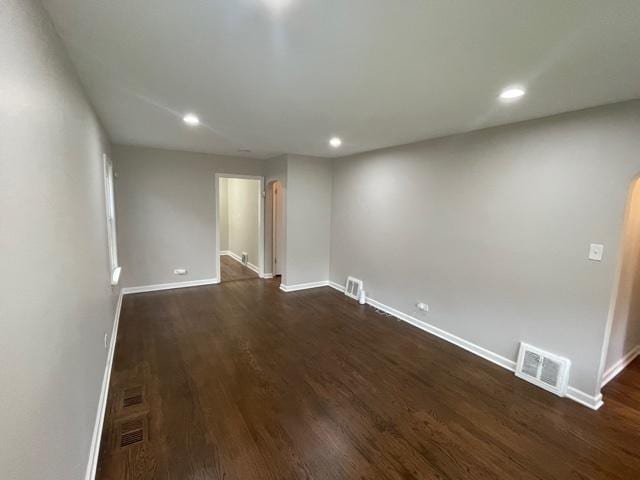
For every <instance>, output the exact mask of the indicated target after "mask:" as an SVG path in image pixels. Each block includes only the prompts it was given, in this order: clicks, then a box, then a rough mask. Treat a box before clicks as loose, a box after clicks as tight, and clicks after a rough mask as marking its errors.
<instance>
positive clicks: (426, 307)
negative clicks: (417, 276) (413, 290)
mask: <svg viewBox="0 0 640 480" xmlns="http://www.w3.org/2000/svg"><path fill="white" fill-rule="evenodd" d="M416 307H418V310H420V311H421V312H428V311H429V305H427V304H426V303H422V302H419V303H416Z"/></svg>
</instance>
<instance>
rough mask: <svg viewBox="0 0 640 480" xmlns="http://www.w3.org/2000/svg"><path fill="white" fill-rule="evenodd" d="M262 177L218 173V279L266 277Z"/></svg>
mask: <svg viewBox="0 0 640 480" xmlns="http://www.w3.org/2000/svg"><path fill="white" fill-rule="evenodd" d="M263 186H264V181H263V179H262V177H257V176H246V175H227V174H217V175H216V192H217V195H216V199H217V202H216V236H217V242H216V263H217V265H216V269H217V272H218V277H217V278H218V281H219V282H231V281H238V280H252V279H258V278H262V277H263V276H264V221H263V217H264V207H263Z"/></svg>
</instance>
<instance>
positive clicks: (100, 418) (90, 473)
mask: <svg viewBox="0 0 640 480" xmlns="http://www.w3.org/2000/svg"><path fill="white" fill-rule="evenodd" d="M122 297H123V293H122V292H120V294H119V295H118V303H117V304H116V313H115V318H114V320H113V329H112V330H111V339H110V342H109V352H108V353H107V363H106V366H105V369H104V375H103V377H102V388H101V389H100V400H99V401H98V412H97V413H96V423H95V425H94V427H93V436H92V438H91V448H90V449H89V462H88V463H87V471H86V473H85V480H94V478H95V477H96V469H97V468H98V457H99V456H100V440H101V439H102V427H103V425H104V416H105V414H106V412H107V398H108V396H109V382H110V381H111V369H112V367H113V357H114V354H115V351H116V341H117V340H118V325H119V324H120V311H121V310H122Z"/></svg>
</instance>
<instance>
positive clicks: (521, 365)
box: [516, 343, 571, 397]
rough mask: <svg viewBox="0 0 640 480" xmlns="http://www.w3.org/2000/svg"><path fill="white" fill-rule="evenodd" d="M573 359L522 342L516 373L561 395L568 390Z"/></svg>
mask: <svg viewBox="0 0 640 480" xmlns="http://www.w3.org/2000/svg"><path fill="white" fill-rule="evenodd" d="M570 368H571V361H570V360H569V359H568V358H564V357H559V356H558V355H554V354H552V353H549V352H545V351H544V350H540V349H539V348H536V347H532V346H531V345H528V344H526V343H521V344H520V352H519V353H518V364H517V366H516V375H517V376H518V377H520V378H522V379H524V380H527V381H528V382H531V383H533V384H534V385H537V386H539V387H542V388H544V389H545V390H549V391H550V392H553V393H555V394H556V395H559V396H561V397H564V395H565V394H566V392H567V386H568V384H569V369H570Z"/></svg>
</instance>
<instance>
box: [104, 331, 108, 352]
mask: <svg viewBox="0 0 640 480" xmlns="http://www.w3.org/2000/svg"><path fill="white" fill-rule="evenodd" d="M104 348H109V334H108V333H105V334H104Z"/></svg>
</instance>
